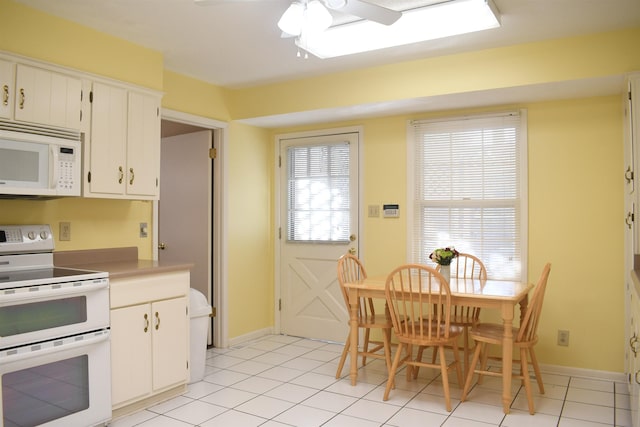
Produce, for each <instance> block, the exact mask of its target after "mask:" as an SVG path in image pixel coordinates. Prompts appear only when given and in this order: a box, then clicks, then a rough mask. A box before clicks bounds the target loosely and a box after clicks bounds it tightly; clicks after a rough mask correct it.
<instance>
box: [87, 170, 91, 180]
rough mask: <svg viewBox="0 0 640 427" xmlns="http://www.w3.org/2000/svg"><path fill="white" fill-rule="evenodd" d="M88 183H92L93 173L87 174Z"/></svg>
mask: <svg viewBox="0 0 640 427" xmlns="http://www.w3.org/2000/svg"><path fill="white" fill-rule="evenodd" d="M87 182H91V171H89V173H88V174H87Z"/></svg>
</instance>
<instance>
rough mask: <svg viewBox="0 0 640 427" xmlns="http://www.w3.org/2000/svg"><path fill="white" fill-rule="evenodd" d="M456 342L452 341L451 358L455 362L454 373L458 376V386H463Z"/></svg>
mask: <svg viewBox="0 0 640 427" xmlns="http://www.w3.org/2000/svg"><path fill="white" fill-rule="evenodd" d="M458 350H459V349H458V343H457V341H454V342H453V360H454V361H455V364H456V375H457V377H458V387H464V384H463V383H462V368H461V367H460V354H459V353H458Z"/></svg>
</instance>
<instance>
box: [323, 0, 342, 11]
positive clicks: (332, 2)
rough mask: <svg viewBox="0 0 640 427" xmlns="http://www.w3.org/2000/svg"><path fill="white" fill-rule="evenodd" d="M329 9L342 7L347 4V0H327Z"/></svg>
mask: <svg viewBox="0 0 640 427" xmlns="http://www.w3.org/2000/svg"><path fill="white" fill-rule="evenodd" d="M325 3H326V4H327V7H328V8H329V9H340V8H343V7H345V6H346V5H347V0H325Z"/></svg>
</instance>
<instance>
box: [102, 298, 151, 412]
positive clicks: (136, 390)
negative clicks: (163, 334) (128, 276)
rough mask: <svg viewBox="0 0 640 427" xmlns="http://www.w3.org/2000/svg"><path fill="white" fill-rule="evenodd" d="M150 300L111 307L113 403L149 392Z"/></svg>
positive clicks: (142, 395)
mask: <svg viewBox="0 0 640 427" xmlns="http://www.w3.org/2000/svg"><path fill="white" fill-rule="evenodd" d="M150 307H151V306H150V304H140V305H135V306H132V307H125V308H117V309H113V310H111V378H112V384H111V399H112V404H113V406H114V407H115V406H118V405H119V404H121V403H124V402H127V401H130V400H132V399H137V398H142V397H145V396H146V395H148V394H150V393H151V388H152V382H151V381H152V379H151V360H152V356H151V334H152V332H151V312H150Z"/></svg>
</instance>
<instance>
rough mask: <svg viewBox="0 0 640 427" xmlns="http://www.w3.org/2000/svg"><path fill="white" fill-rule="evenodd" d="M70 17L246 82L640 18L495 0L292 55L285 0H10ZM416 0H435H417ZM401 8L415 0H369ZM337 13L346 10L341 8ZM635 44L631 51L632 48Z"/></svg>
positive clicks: (627, 11)
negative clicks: (428, 32) (485, 10)
mask: <svg viewBox="0 0 640 427" xmlns="http://www.w3.org/2000/svg"><path fill="white" fill-rule="evenodd" d="M15 1H17V2H18V3H22V4H24V5H27V6H30V7H33V8H36V9H39V10H42V11H44V12H47V13H50V14H52V15H56V16H60V17H62V18H65V19H68V20H71V21H75V22H78V23H80V24H83V25H86V26H88V27H91V28H94V29H96V30H99V31H102V32H105V33H108V34H112V35H114V36H117V37H120V38H123V39H126V40H129V41H131V42H133V43H136V44H139V45H141V46H145V47H148V48H152V49H155V50H157V51H159V52H161V53H162V54H163V56H164V62H165V68H167V69H169V70H172V71H175V72H178V73H181V74H185V75H188V76H191V77H194V78H197V79H200V80H203V81H206V82H209V83H212V84H215V85H218V86H224V87H229V88H238V87H249V86H255V85H260V84H268V83H274V82H280V81H286V80H291V79H297V78H302V77H310V76H317V75H321V74H327V73H332V72H337V71H344V70H352V69H357V68H364V67H369V66H375V65H382V64H388V63H395V62H401V61H407V60H415V59H419V58H427V57H433V56H439V55H445V54H452V53H459V52H464V51H469V50H476V49H483V48H491V47H499V46H507V45H514V44H520V43H524V42H531V41H536V40H544V39H552V38H559V37H568V36H573V35H580V34H586V33H596V32H603V31H611V30H617V29H623V28H632V27H640V0H494V3H495V4H496V6H497V8H498V9H499V11H500V14H501V21H502V25H501V27H500V28H497V29H493V30H487V31H483V32H478V33H473V34H467V35H462V36H455V37H449V38H446V39H441V40H436V41H428V42H423V43H415V44H412V45H408V46H403V47H396V48H389V49H384V50H379V51H374V52H369V53H362V54H357V55H352V56H349V57H340V58H331V59H318V58H315V57H313V56H311V55H310V56H309V58H308V59H304V58H298V57H297V56H296V52H297V48H296V47H295V45H294V41H293V39H290V38H281V37H280V35H281V34H280V33H281V32H280V30H279V29H278V28H277V26H276V23H277V21H278V19H279V18H280V16H281V15H282V13H283V12H284V10H285V9H286V8H287V7H288V5H289V4H290V0H253V1H251V0H249V1H248V0H235V1H232V0H226V1H225V0H217V1H216V0H212V2H211V3H212V4H209V5H206V6H202V5H196V4H194V2H193V0H54V1H52V0H15ZM420 1H422V3H425V2H433V0H420ZM370 2H372V3H373V2H377V3H379V4H384V5H385V6H388V7H391V8H396V9H401V8H402V6H399V5H401V4H405V3H407V2H410V3H412V4H415V3H416V0H402V1H399V0H396V1H394V0H370ZM343 18H344V17H343ZM636 54H637V53H636ZM621 81H622V80H621V76H616V77H610V78H604V79H597V80H590V81H580V82H569V83H567V84H563V85H560V84H555V85H545V86H538V87H531V88H520V89H514V90H503V91H499V92H495V91H492V92H491V94H490V95H491V96H490V97H488V96H487V95H489V94H487V93H474V94H466V95H465V96H464V97H459V96H445V97H438V98H429V99H409V100H405V101H399V102H394V103H389V104H376V105H364V106H358V107H354V108H347V109H344V108H342V109H339V110H322V111H313V112H306V113H298V114H292V115H283V116H277V117H264V118H255V119H252V120H248V121H247V122H248V123H251V124H254V125H259V126H265V127H276V126H287V125H295V124H306V123H312V122H316V123H318V122H327V121H333V120H335V119H337V118H338V117H339V118H340V119H341V120H344V119H346V118H361V117H371V116H374V115H388V114H397V113H406V112H413V111H429V110H433V109H446V108H460V107H472V106H477V105H492V104H503V103H510V102H530V101H535V100H539V99H550V98H562V97H571V96H597V95H603V94H610V93H617V92H619V91H620V88H621Z"/></svg>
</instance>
